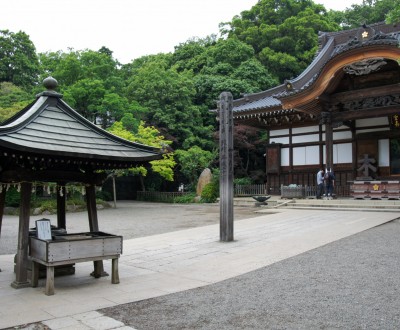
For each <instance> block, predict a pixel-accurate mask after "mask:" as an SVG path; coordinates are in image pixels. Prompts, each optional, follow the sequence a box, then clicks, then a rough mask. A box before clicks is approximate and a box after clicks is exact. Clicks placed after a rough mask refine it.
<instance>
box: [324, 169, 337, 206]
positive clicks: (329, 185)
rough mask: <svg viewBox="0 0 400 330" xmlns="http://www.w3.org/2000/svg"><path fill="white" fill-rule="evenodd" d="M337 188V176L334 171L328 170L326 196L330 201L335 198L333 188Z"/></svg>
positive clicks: (326, 174)
mask: <svg viewBox="0 0 400 330" xmlns="http://www.w3.org/2000/svg"><path fill="white" fill-rule="evenodd" d="M334 187H335V175H334V174H333V171H332V169H330V170H326V173H325V194H326V197H327V198H328V199H332V198H333V188H334Z"/></svg>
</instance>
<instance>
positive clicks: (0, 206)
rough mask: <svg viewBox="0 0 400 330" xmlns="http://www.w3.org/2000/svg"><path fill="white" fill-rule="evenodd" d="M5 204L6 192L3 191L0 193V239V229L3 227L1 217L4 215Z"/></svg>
mask: <svg viewBox="0 0 400 330" xmlns="http://www.w3.org/2000/svg"><path fill="white" fill-rule="evenodd" d="M5 202H6V190H5V189H3V190H2V191H1V192H0V237H1V228H2V226H3V215H4V207H5Z"/></svg>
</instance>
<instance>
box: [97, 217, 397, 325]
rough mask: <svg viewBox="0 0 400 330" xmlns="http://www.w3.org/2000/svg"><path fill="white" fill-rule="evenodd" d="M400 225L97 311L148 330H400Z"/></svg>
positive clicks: (384, 226) (368, 231) (387, 226)
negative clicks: (193, 286) (215, 280)
mask: <svg viewBox="0 0 400 330" xmlns="http://www.w3.org/2000/svg"><path fill="white" fill-rule="evenodd" d="M399 237H400V221H399V220H396V221H392V222H390V223H387V224H384V225H382V226H379V227H375V228H372V229H370V230H367V231H364V232H362V233H359V234H357V235H353V236H351V237H348V238H345V239H342V240H339V241H336V242H334V243H331V244H328V245H325V246H323V247H320V248H318V249H315V250H311V251H308V252H306V253H303V254H301V255H298V256H296V257H293V258H289V259H286V260H284V261H281V262H278V263H275V264H273V265H271V266H268V267H265V268H262V269H259V270H257V271H254V272H251V273H248V274H245V275H242V276H239V277H236V278H233V279H229V280H226V281H223V282H219V283H217V284H213V285H209V286H206V287H202V288H198V289H194V290H189V291H184V292H181V293H175V294H171V295H167V296H163V297H159V298H154V299H148V300H144V301H140V302H136V303H129V304H124V305H119V306H116V307H113V308H106V309H103V310H100V312H101V313H103V314H105V315H107V316H111V317H113V318H115V319H117V320H120V321H122V322H124V323H125V324H126V325H128V326H131V327H134V328H136V329H140V330H146V329H152V330H154V329H173V330H179V329H207V330H211V329H219V330H220V329H400V297H399V294H400V276H399V274H398V270H399V269H400V240H399Z"/></svg>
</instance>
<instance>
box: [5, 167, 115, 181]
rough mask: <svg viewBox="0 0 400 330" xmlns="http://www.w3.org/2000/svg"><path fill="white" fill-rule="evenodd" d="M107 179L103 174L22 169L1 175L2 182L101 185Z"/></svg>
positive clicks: (7, 171)
mask: <svg viewBox="0 0 400 330" xmlns="http://www.w3.org/2000/svg"><path fill="white" fill-rule="evenodd" d="M106 178H107V175H106V174H105V173H82V172H68V171H51V170H43V171H30V170H25V169H23V168H19V169H17V170H6V171H4V172H2V173H1V175H0V180H1V181H2V182H24V181H29V182H33V181H41V182H82V183H87V184H95V185H101V184H102V183H103V181H104V180H105V179H106Z"/></svg>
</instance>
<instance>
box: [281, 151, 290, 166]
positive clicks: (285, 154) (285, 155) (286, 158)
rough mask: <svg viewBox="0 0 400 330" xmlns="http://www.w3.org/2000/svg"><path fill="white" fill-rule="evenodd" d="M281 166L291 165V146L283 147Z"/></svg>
mask: <svg viewBox="0 0 400 330" xmlns="http://www.w3.org/2000/svg"><path fill="white" fill-rule="evenodd" d="M281 166H289V148H282V149H281Z"/></svg>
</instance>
